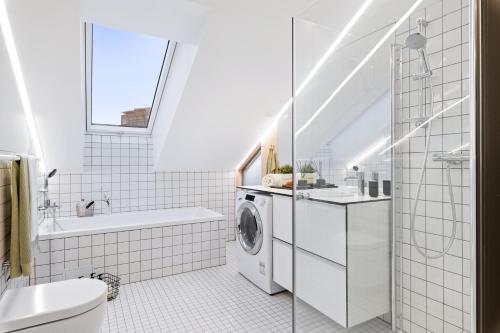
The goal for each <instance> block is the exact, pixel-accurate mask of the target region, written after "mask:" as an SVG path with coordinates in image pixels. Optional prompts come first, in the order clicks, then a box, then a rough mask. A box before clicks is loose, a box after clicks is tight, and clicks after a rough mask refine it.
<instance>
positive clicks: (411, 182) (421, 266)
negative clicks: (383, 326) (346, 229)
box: [395, 0, 471, 333]
mask: <svg viewBox="0 0 500 333" xmlns="http://www.w3.org/2000/svg"><path fill="white" fill-rule="evenodd" d="M417 17H424V18H426V20H428V21H429V22H430V23H429V26H428V27H427V32H426V34H427V36H428V38H429V39H428V43H427V51H428V54H429V59H430V62H431V66H432V70H433V73H434V75H433V77H432V81H433V84H434V97H435V107H434V112H438V111H440V110H442V109H444V108H446V107H447V106H449V105H451V104H453V103H454V102H456V101H457V100H459V99H460V98H462V97H464V96H466V95H467V94H468V93H469V71H468V66H469V61H468V59H469V24H468V23H469V20H468V17H469V6H468V1H462V0H443V1H436V2H434V3H433V4H432V5H430V6H429V7H427V8H425V9H423V10H420V11H418V12H417V13H415V14H413V15H412V16H411V17H410V18H409V20H408V21H407V23H405V24H403V26H401V27H400V28H399V30H398V31H397V35H396V42H397V43H400V44H404V39H405V38H406V36H408V34H409V33H411V32H415V31H416V24H415V21H416V18H417ZM402 59H403V64H402V73H403V74H402V76H403V77H402V82H401V83H402V107H401V108H400V114H399V115H398V116H399V118H400V119H401V122H400V123H399V125H400V126H402V129H403V133H402V135H404V134H407V133H408V132H409V131H410V130H412V129H413V128H414V127H415V125H414V123H412V122H411V121H409V118H411V117H416V116H417V112H418V110H417V103H418V94H417V82H416V81H414V80H413V79H412V78H411V76H410V75H411V74H414V73H417V72H418V71H419V69H418V60H417V54H416V52H415V51H411V52H410V51H409V50H408V49H407V48H405V49H403V57H402ZM468 142H470V128H469V103H467V102H464V103H462V104H461V105H459V106H458V107H455V108H454V109H452V110H450V111H448V112H446V113H444V114H443V115H442V116H440V117H439V118H437V119H436V120H434V121H433V125H432V132H431V143H430V158H429V161H428V163H427V172H426V176H425V179H424V186H423V188H422V192H421V200H420V203H419V206H418V210H417V217H416V230H417V235H416V236H417V240H418V242H419V243H420V244H421V245H422V246H424V247H425V248H427V249H428V251H429V253H431V254H436V253H437V251H442V250H443V248H444V246H445V245H446V244H447V243H448V241H449V238H448V237H449V235H450V234H451V228H452V214H451V212H452V210H451V205H450V198H449V195H448V187H447V178H446V165H445V164H443V163H441V162H433V161H432V158H431V157H432V155H433V154H434V153H440V152H448V151H450V150H452V149H455V148H457V147H460V146H462V145H464V144H466V143H468ZM424 148H425V133H424V131H423V130H421V131H420V132H419V133H417V135H416V136H415V137H412V138H410V139H409V141H407V142H405V143H403V144H402V145H401V146H400V148H399V158H400V159H401V160H400V162H401V163H400V165H401V167H402V168H401V169H399V170H398V171H397V172H401V174H399V175H395V177H400V179H401V180H402V189H401V190H402V192H401V193H402V200H401V206H400V207H399V206H398V205H399V204H398V205H396V207H399V211H398V213H399V215H398V217H397V220H396V225H398V226H401V224H402V226H403V229H402V257H403V262H402V267H399V266H398V273H401V271H402V283H403V295H402V297H403V309H402V314H403V321H402V327H400V328H401V329H403V331H404V332H412V333H415V332H434V333H439V332H469V331H470V329H471V322H470V312H471V309H470V294H471V281H470V251H471V244H470V234H471V232H470V230H471V225H470V222H471V221H470V207H469V204H470V200H471V193H470V182H469V168H468V164H467V163H464V164H463V166H454V167H453V168H452V173H451V181H452V184H453V193H454V197H455V201H456V209H457V219H458V230H457V239H456V240H455V242H454V243H453V246H452V248H451V251H450V252H449V253H448V254H447V255H445V256H444V258H440V259H425V258H424V257H422V256H421V255H419V254H418V253H417V251H416V250H415V247H414V246H413V244H412V241H411V236H410V211H411V207H412V205H413V198H414V196H415V191H416V188H417V183H418V177H419V173H420V167H421V164H422V157H423V152H424ZM398 230H401V229H398ZM397 235H399V233H398V234H397ZM400 254H401V252H400Z"/></svg>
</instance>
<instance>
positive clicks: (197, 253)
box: [34, 207, 226, 284]
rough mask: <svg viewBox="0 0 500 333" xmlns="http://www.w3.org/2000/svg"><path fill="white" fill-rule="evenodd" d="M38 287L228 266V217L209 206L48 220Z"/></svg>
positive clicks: (39, 253) (43, 229) (40, 253)
mask: <svg viewBox="0 0 500 333" xmlns="http://www.w3.org/2000/svg"><path fill="white" fill-rule="evenodd" d="M34 257H35V259H34V268H35V270H34V271H35V272H34V278H35V283H37V284H39V283H47V282H54V281H60V280H63V279H66V278H73V277H76V276H81V275H87V274H89V272H96V273H103V272H106V273H111V274H114V275H117V276H119V277H120V278H121V282H122V283H124V284H125V283H130V282H137V281H143V280H148V279H153V278H160V277H165V276H169V275H172V274H178V273H184V272H189V271H194V270H198V269H203V268H208V267H214V266H218V265H224V264H225V263H226V219H225V217H224V215H222V214H219V213H217V212H214V211H212V210H209V209H206V208H203V207H191V208H173V209H163V210H153V211H141V212H131V213H120V214H111V215H98V216H93V217H82V218H77V217H74V218H58V219H56V223H55V224H54V222H53V220H52V219H46V220H45V221H44V222H43V223H42V224H41V225H40V228H39V241H38V249H37V251H35V256H34Z"/></svg>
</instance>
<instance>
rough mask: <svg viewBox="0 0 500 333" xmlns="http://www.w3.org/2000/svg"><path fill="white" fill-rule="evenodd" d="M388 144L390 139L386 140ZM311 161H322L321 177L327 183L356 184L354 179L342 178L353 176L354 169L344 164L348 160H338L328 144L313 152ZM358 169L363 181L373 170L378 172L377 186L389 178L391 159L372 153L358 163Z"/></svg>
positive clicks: (369, 176) (370, 178)
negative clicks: (363, 176)
mask: <svg viewBox="0 0 500 333" xmlns="http://www.w3.org/2000/svg"><path fill="white" fill-rule="evenodd" d="M388 144H390V141H388ZM313 161H314V162H315V163H316V165H317V166H319V162H320V161H321V163H322V169H323V170H322V171H323V172H322V175H321V176H322V177H323V178H324V179H325V180H326V182H327V183H329V184H335V185H348V186H356V185H357V181H356V180H344V179H345V178H346V177H348V176H349V177H354V176H355V175H356V173H355V171H354V170H349V169H347V167H346V164H347V163H349V161H345V160H339V159H338V157H337V156H336V154H335V152H333V151H332V150H331V147H330V144H326V145H324V146H323V147H322V148H321V149H320V150H319V151H318V152H316V153H315V155H314V158H313ZM358 167H359V170H360V171H362V172H364V173H365V181H366V184H368V181H370V180H372V178H373V177H372V175H373V172H377V173H378V177H379V178H378V179H379V186H380V187H381V186H382V181H383V180H390V179H391V160H390V156H389V157H388V156H386V154H383V155H379V154H372V155H371V156H369V157H368V158H366V159H365V160H363V161H362V162H360V163H359V165H358Z"/></svg>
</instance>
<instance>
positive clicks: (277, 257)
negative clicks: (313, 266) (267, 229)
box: [273, 239, 293, 291]
mask: <svg viewBox="0 0 500 333" xmlns="http://www.w3.org/2000/svg"><path fill="white" fill-rule="evenodd" d="M292 274H293V266H292V246H291V245H290V244H288V243H285V242H283V241H281V240H279V239H273V281H274V282H276V283H277V284H279V285H280V286H282V287H283V288H286V289H287V290H288V291H292V288H293V285H292Z"/></svg>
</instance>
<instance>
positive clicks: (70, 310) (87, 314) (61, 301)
mask: <svg viewBox="0 0 500 333" xmlns="http://www.w3.org/2000/svg"><path fill="white" fill-rule="evenodd" d="M106 301H107V285H106V284H105V283H104V282H102V281H100V280H95V279H74V280H65V281H60V282H53V283H47V284H41V285H36V286H31V287H25V288H18V289H9V290H7V291H5V293H4V295H3V297H2V299H1V300H0V332H1V333H3V332H23V333H68V332H70V333H97V332H99V331H100V329H101V325H102V322H103V320H104V316H105V314H106Z"/></svg>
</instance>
